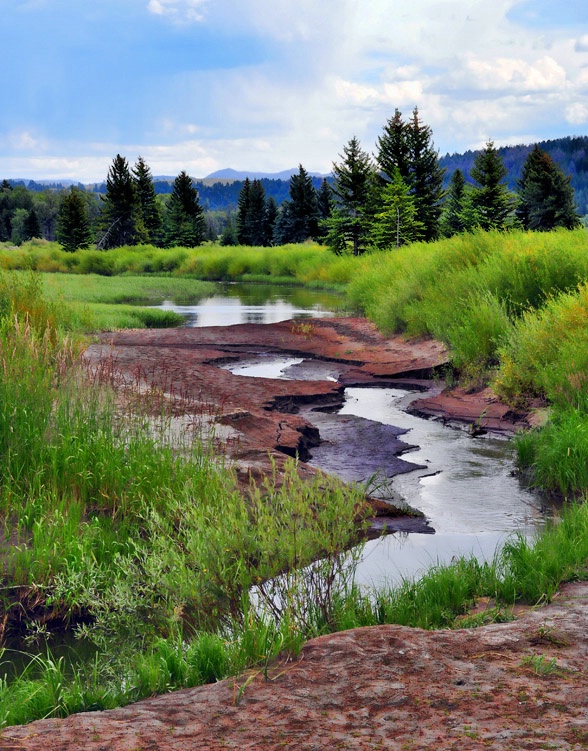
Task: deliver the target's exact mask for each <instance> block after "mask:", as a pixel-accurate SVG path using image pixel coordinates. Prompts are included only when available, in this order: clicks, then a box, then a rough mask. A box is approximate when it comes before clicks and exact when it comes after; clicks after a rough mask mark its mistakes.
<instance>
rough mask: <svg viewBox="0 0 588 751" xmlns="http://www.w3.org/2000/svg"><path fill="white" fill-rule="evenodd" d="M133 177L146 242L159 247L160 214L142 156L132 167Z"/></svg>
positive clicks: (152, 185) (151, 180) (161, 218)
mask: <svg viewBox="0 0 588 751" xmlns="http://www.w3.org/2000/svg"><path fill="white" fill-rule="evenodd" d="M133 177H134V179H135V188H136V192H137V202H138V204H139V210H140V213H141V219H142V221H143V226H144V227H145V231H146V233H147V239H148V242H150V243H151V244H153V245H160V244H161V241H162V231H163V217H162V212H161V208H160V205H159V202H158V201H157V196H156V194H155V185H154V184H153V177H152V175H151V170H150V169H149V167H148V165H147V164H146V163H145V160H144V159H143V157H142V156H140V157H139V158H138V159H137V163H136V164H135V166H134V167H133Z"/></svg>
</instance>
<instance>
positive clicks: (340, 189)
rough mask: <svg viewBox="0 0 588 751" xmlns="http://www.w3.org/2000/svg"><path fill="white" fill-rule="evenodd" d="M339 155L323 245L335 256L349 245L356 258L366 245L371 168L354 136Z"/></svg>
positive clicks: (370, 194) (371, 164) (368, 159)
mask: <svg viewBox="0 0 588 751" xmlns="http://www.w3.org/2000/svg"><path fill="white" fill-rule="evenodd" d="M339 156H340V159H341V161H340V162H339V163H334V164H333V178H334V182H333V193H334V196H335V206H334V208H333V210H332V212H331V216H330V218H329V219H327V221H326V222H325V224H326V227H327V230H328V233H327V237H326V243H327V245H328V246H329V247H330V248H331V249H332V250H333V251H334V252H335V253H339V254H340V253H343V252H345V251H346V249H347V247H348V245H349V246H350V248H351V251H352V253H353V255H355V256H357V255H359V254H360V253H362V252H363V251H364V250H365V248H366V244H367V237H368V232H369V228H370V222H371V216H370V207H371V197H372V190H373V186H374V181H375V168H374V164H373V162H372V159H371V157H370V155H369V154H368V153H367V152H365V151H363V150H362V148H361V144H360V142H359V139H358V138H357V137H356V136H353V138H351V140H350V141H349V142H348V143H347V144H346V145H345V146H344V147H343V153H342V154H340V155H339Z"/></svg>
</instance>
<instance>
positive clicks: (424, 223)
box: [377, 107, 445, 240]
mask: <svg viewBox="0 0 588 751" xmlns="http://www.w3.org/2000/svg"><path fill="white" fill-rule="evenodd" d="M377 147H378V153H377V162H378V166H379V168H380V171H381V176H382V178H383V179H384V181H387V182H390V181H392V180H394V179H395V177H394V175H395V171H396V170H398V173H399V174H400V176H401V178H402V180H403V181H404V183H405V185H406V186H407V187H408V189H409V191H410V194H411V195H412V196H413V198H414V203H415V208H416V219H417V222H418V226H420V228H421V232H422V236H421V238H419V239H423V240H434V239H436V238H437V237H438V236H439V219H440V216H441V211H442V199H443V195H444V191H443V176H444V174H445V170H444V169H443V168H442V167H441V166H440V165H439V154H438V152H437V151H435V148H434V146H433V141H432V130H431V128H430V127H429V126H428V125H424V124H423V122H422V121H421V119H420V117H419V111H418V108H417V107H415V108H414V110H413V113H412V119H411V120H409V121H408V122H404V120H403V119H402V113H401V112H400V111H399V110H398V109H396V110H395V112H394V116H393V117H392V118H391V119H390V120H388V122H387V123H386V125H385V126H384V130H383V133H382V135H381V136H380V137H379V138H378V141H377Z"/></svg>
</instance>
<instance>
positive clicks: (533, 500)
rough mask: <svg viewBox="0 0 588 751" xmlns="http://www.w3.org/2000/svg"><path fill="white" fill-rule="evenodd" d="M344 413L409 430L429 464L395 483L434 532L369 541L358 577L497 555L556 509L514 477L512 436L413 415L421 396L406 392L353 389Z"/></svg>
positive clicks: (391, 578) (373, 578)
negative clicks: (409, 409) (410, 408)
mask: <svg viewBox="0 0 588 751" xmlns="http://www.w3.org/2000/svg"><path fill="white" fill-rule="evenodd" d="M345 393H346V402H345V405H344V407H343V409H342V410H341V412H340V414H341V415H345V414H353V415H359V416H361V417H365V418H368V419H372V420H375V421H378V422H388V423H390V424H393V425H395V426H397V427H401V428H406V429H408V431H409V432H408V433H406V434H405V435H403V439H404V440H406V441H408V442H410V443H412V444H416V445H418V446H419V448H418V449H417V450H416V451H411V452H410V453H408V454H405V458H406V459H409V460H410V461H413V462H415V463H418V464H421V465H426V467H427V468H426V469H424V470H416V471H414V472H410V473H407V474H401V475H398V476H396V477H395V478H394V480H393V482H392V487H393V488H394V490H396V492H398V493H399V494H400V495H401V496H402V497H403V498H405V499H406V500H407V502H408V503H409V504H410V505H411V506H413V507H414V508H417V509H419V510H420V511H422V512H423V513H424V514H425V516H426V517H427V519H429V521H430V523H431V526H433V527H434V529H435V534H434V535H414V534H411V535H389V536H387V537H385V538H381V539H379V540H374V541H371V542H368V543H367V545H366V547H365V553H364V557H363V560H362V562H361V563H360V565H359V567H358V571H357V579H358V581H359V582H361V583H363V584H375V585H378V586H381V585H382V584H384V583H397V582H398V581H400V580H401V579H402V578H413V577H415V576H417V575H418V574H419V573H421V572H423V571H425V570H426V569H427V568H430V567H431V565H434V564H437V563H449V562H450V561H451V560H452V558H454V557H458V556H461V555H469V554H474V555H475V556H476V557H477V558H478V559H480V560H489V559H491V558H492V557H493V556H494V554H495V552H496V550H497V548H498V547H499V546H500V545H501V544H502V543H503V542H504V541H505V539H507V537H508V536H509V535H511V534H513V533H520V534H522V535H525V536H532V535H533V534H534V533H535V532H537V531H538V530H539V529H540V528H541V527H542V526H543V524H544V523H545V520H546V518H548V516H549V512H550V508H549V506H548V505H546V503H545V502H544V501H543V500H542V499H541V498H540V497H539V496H538V495H537V494H535V493H532V492H531V491H530V490H529V489H528V488H525V487H524V486H523V485H522V484H521V483H520V481H519V480H518V478H517V477H516V476H515V475H514V472H513V471H514V449H513V446H512V444H511V443H510V442H509V441H508V440H507V439H505V438H501V437H496V436H491V435H485V436H482V437H480V438H472V437H471V435H470V434H469V433H468V432H467V431H466V430H461V429H456V428H451V427H448V426H446V425H443V424H442V423H441V422H438V421H434V420H425V419H423V418H420V417H416V416H413V415H409V414H407V413H406V412H405V411H404V409H405V408H406V406H407V405H408V404H409V403H410V401H412V399H414V398H416V397H418V396H419V395H418V394H410V393H408V392H405V391H402V390H399V389H347V390H346V392H345Z"/></svg>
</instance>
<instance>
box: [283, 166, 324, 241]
mask: <svg viewBox="0 0 588 751" xmlns="http://www.w3.org/2000/svg"><path fill="white" fill-rule="evenodd" d="M289 194H290V199H289V200H288V201H284V203H283V204H282V207H281V210H280V214H279V216H278V220H277V222H276V231H275V233H274V234H275V236H276V240H277V242H278V244H280V245H282V244H284V243H301V242H304V241H305V240H308V239H309V238H316V237H317V236H318V234H319V231H318V224H319V210H318V203H317V195H316V190H315V188H314V185H313V184H312V178H311V177H310V175H309V174H308V172H307V171H306V170H305V169H304V167H303V166H302V165H301V164H300V165H299V167H298V173H297V174H294V175H292V177H291V178H290V188H289Z"/></svg>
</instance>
